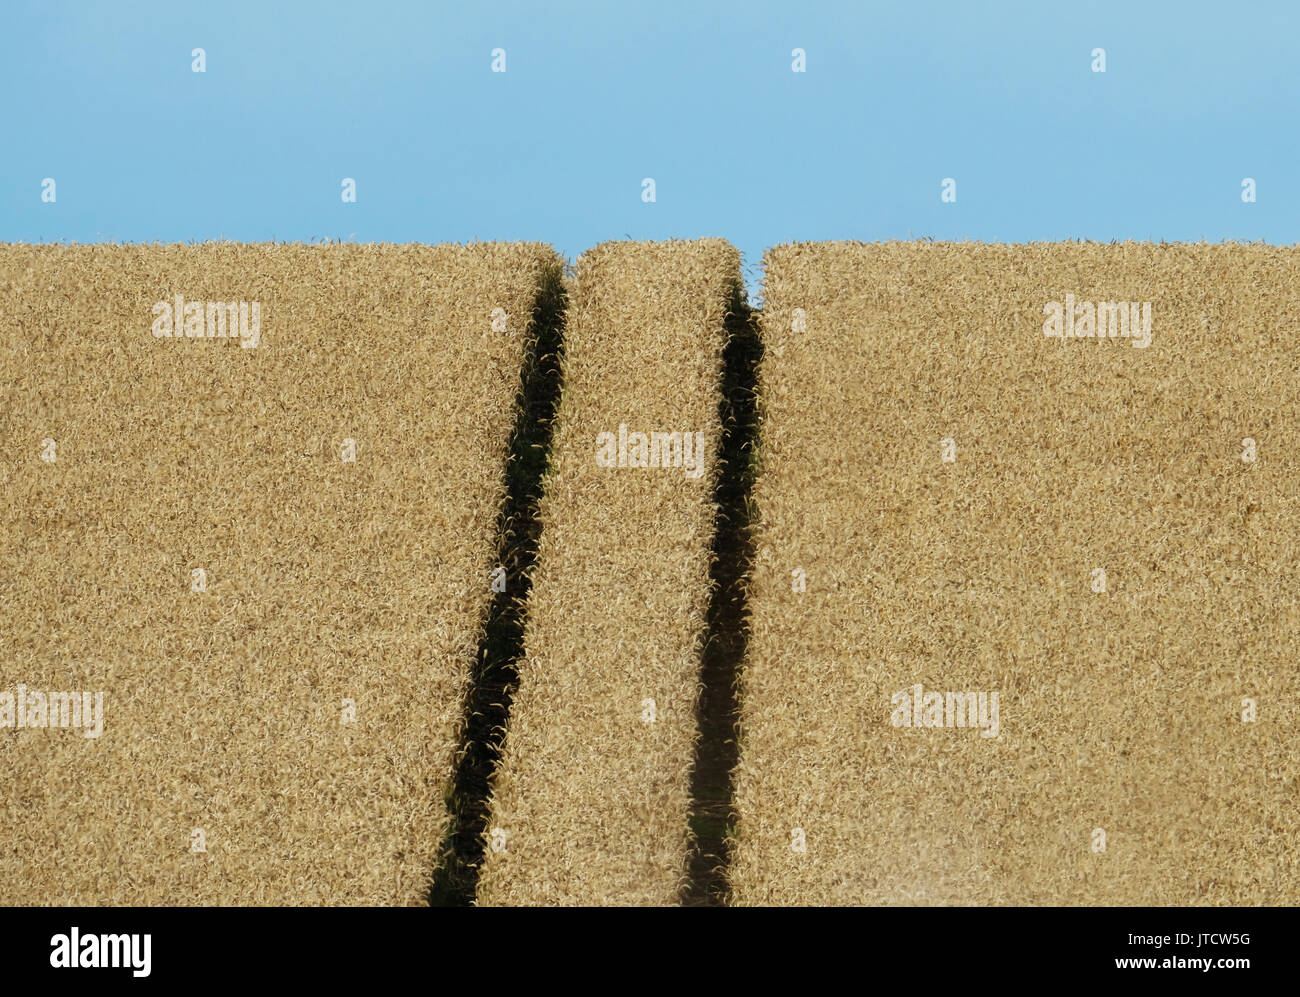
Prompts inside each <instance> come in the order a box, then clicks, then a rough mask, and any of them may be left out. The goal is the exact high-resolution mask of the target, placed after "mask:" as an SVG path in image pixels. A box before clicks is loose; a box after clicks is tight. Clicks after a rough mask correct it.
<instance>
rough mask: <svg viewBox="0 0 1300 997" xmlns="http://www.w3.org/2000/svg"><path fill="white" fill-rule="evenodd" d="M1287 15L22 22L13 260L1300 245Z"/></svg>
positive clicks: (1284, 9) (1217, 7) (677, 8)
mask: <svg viewBox="0 0 1300 997" xmlns="http://www.w3.org/2000/svg"><path fill="white" fill-rule="evenodd" d="M1298 8H1300V5H1295V4H1292V3H1280V2H1279V3H1268V4H1251V3H1239V4H1233V5H1227V4H1202V3H1197V2H1182V3H1167V4H1166V3H1135V2H1133V0H1129V2H1126V3H1080V4H1070V5H1066V4H1060V3H1050V2H1043V0H1038V2H1027V3H996V4H990V5H983V4H971V3H955V2H954V3H932V4H926V3H916V2H908V3H902V2H900V3H891V4H877V3H869V2H857V3H854V2H837V3H822V2H817V0H806V2H797V3H791V2H789V0H782V2H767V0H748V2H742V3H719V2H711V0H694V2H684V3H678V2H659V0H656V2H654V3H649V4H634V3H631V2H617V3H616V2H608V3H595V2H590V3H568V2H548V3H527V4H526V3H513V2H492V3H469V2H458V3H455V4H451V3H442V2H434V3H383V2H371V3H356V4H354V3H342V2H333V0H320V2H315V3H272V2H257V3H253V2H234V3H219V4H218V3H210V2H208V3H191V2H177V0H167V2H154V0H147V2H135V3H130V4H122V5H117V4H108V3H98V4H87V3H57V4H56V3H48V2H39V3H38V2H18V3H13V2H7V3H6V20H7V24H6V29H5V31H4V32H3V34H0V78H2V79H3V85H4V90H5V93H6V99H5V101H4V102H3V103H2V104H0V142H3V153H2V154H0V241H9V242H13V241H25V242H41V241H78V242H93V241H105V240H112V241H129V242H152V241H166V242H175V241H192V240H204V239H213V238H222V237H224V238H228V239H238V240H245V241H261V240H268V239H276V240H295V241H296V240H302V241H309V240H314V239H321V238H343V239H349V238H351V239H355V240H357V241H389V242H441V241H457V242H459V241H467V240H473V239H508V240H512V239H533V240H540V241H544V242H549V243H551V244H552V245H554V246H555V247H556V248H557V249H559V250H560V251H561V252H562V253H564V254H565V255H567V256H569V257H571V258H572V257H576V256H577V255H578V254H579V253H580V252H581V251H582V250H583V249H585V248H587V247H589V246H592V245H594V244H596V243H598V242H600V241H602V240H605V239H617V238H625V237H629V236H630V237H632V238H637V239H662V238H671V237H697V236H721V237H723V238H727V239H729V240H731V241H732V242H733V243H734V244H735V245H737V246H738V247H740V249H741V250H742V251H743V252H744V253H745V256H746V260H747V263H748V264H749V265H750V268H751V273H752V272H753V267H754V265H756V264H757V263H758V261H759V259H760V257H761V254H762V250H763V249H764V248H765V247H766V246H770V245H773V244H775V243H779V242H786V241H790V240H804V239H863V240H877V239H907V238H919V237H921V236H930V237H934V238H938V239H975V240H982V241H1011V242H1023V241H1029V240H1042V239H1053V240H1054V239H1069V238H1089V239H1100V240H1110V239H1127V238H1131V239H1140V240H1156V241H1159V240H1192V241H1195V240H1201V239H1206V240H1209V241H1212V242H1215V241H1219V240H1222V239H1229V238H1231V239H1245V240H1256V239H1264V240H1267V241H1269V242H1274V243H1287V244H1290V243H1295V242H1297V241H1300V239H1297V228H1298V227H1300V194H1298V193H1297V187H1298V185H1297V182H1296V179H1295V177H1296V171H1297V169H1300V155H1298V153H1300V138H1298V135H1300V127H1298V125H1300V116H1298V115H1297V113H1296V110H1295V109H1296V108H1297V106H1300V60H1297V59H1296V57H1295V56H1294V54H1293V52H1292V47H1293V46H1294V45H1295V43H1296V41H1297V39H1300V30H1297V29H1298V28H1300V15H1298V14H1297V13H1296V10H1297V9H1298ZM200 47H201V48H203V49H204V50H205V53H206V72H204V73H195V72H192V70H191V63H192V57H191V51H192V49H194V48H200ZM498 47H499V48H504V49H505V50H506V72H504V73H493V72H492V71H491V62H492V57H491V52H492V50H493V49H494V48H498ZM1098 47H1100V48H1104V49H1105V51H1106V72H1105V73H1095V72H1093V71H1092V69H1091V64H1092V61H1093V59H1092V55H1091V52H1092V50H1093V49H1094V48H1098ZM795 48H802V49H804V50H805V52H806V53H807V54H806V64H807V71H806V72H805V73H794V72H792V71H791V62H792V55H791V53H792V50H793V49H795ZM46 177H52V178H54V179H55V182H56V200H55V202H54V203H45V202H43V201H42V200H41V182H42V180H43V179H44V178H46ZM344 177H351V178H354V179H355V180H356V184H357V201H356V203H354V204H345V203H343V202H342V200H341V198H340V191H341V187H340V183H341V180H342V178H344ZM646 177H652V178H654V180H655V184H656V201H655V202H654V203H645V202H644V201H643V200H642V196H641V191H642V180H643V178H646ZM945 177H951V178H953V179H955V180H956V182H957V200H956V202H955V203H947V204H945V203H942V202H941V200H940V184H941V181H942V180H943V179H944V178H945ZM1245 177H1251V178H1253V179H1254V180H1255V181H1256V184H1257V201H1256V202H1255V203H1253V204H1247V203H1243V201H1242V199H1241V181H1242V179H1243V178H1245Z"/></svg>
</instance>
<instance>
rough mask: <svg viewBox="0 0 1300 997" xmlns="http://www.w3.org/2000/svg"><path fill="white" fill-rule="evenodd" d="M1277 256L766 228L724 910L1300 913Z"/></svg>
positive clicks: (1290, 548)
mask: <svg viewBox="0 0 1300 997" xmlns="http://www.w3.org/2000/svg"><path fill="white" fill-rule="evenodd" d="M1298 263H1300V260H1298V258H1297V255H1296V251H1295V250H1292V249H1284V248H1276V247H1267V246H1241V245H1222V246H1209V245H1199V246H1188V245H1138V244H1131V243H1130V244H1115V245H1109V246H1105V245H1097V244H1059V245H1042V244H1040V245H1030V246H998V245H974V244H946V245H945V244H934V245H924V244H922V245H918V244H887V245H876V246H866V245H859V244H818V245H809V244H805V245H790V246H782V247H778V248H776V249H773V250H771V251H770V252H769V254H768V257H767V281H766V287H765V302H766V307H765V311H764V316H763V330H764V342H765V356H764V360H763V363H762V366H761V371H760V378H759V383H760V394H761V399H762V406H763V413H762V416H763V421H762V432H761V438H762V467H761V470H760V472H759V476H758V482H757V486H756V493H755V505H756V508H757V517H758V525H757V536H756V541H755V543H756V548H757V555H756V563H755V567H754V571H753V576H752V579H751V585H750V591H749V606H750V610H751V613H752V619H751V627H752V633H751V636H750V643H749V652H748V660H747V662H746V666H745V670H744V676H743V684H742V692H741V717H742V740H741V750H740V762H739V765H738V767H737V772H736V782H737V792H736V802H735V805H736V810H737V813H738V830H737V833H736V841H735V844H734V851H733V857H732V864H731V869H730V879H731V884H732V889H733V896H734V901H735V902H736V903H739V904H825V903H864V904H910V903H931V904H935V903H937V904H950V903H952V904H1010V903H1024V904H1152V905H1165V904H1174V905H1181V904H1216V905H1217V904H1295V903H1297V902H1300V845H1298V844H1297V841H1298V840H1300V839H1298V838H1297V833H1298V832H1300V812H1298V808H1297V792H1298V790H1297V774H1298V769H1300V734H1297V723H1298V722H1300V710H1298V709H1297V694H1298V693H1300V680H1298V679H1297V672H1298V670H1300V666H1297V661H1298V660H1300V639H1298V634H1300V613H1298V612H1297V608H1296V607H1297V605H1298V601H1297V596H1300V592H1297V582H1296V577H1297V576H1296V568H1295V558H1296V550H1297V543H1298V542H1300V515H1298V513H1300V510H1298V509H1297V501H1296V499H1297V495H1298V490H1297V481H1298V480H1300V479H1298V478H1297V473H1298V472H1300V461H1298V460H1297V454H1298V453H1300V431H1298V430H1297V416H1300V380H1298V375H1300V353H1297V351H1296V348H1295V321H1296V316H1297V315H1300V266H1298ZM1066 294H1070V295H1072V299H1073V300H1072V301H1071V302H1070V303H1071V305H1072V306H1073V308H1074V309H1077V314H1078V320H1077V328H1078V329H1079V330H1080V331H1084V323H1085V321H1086V314H1087V310H1086V309H1084V308H1083V306H1082V304H1080V303H1082V302H1089V303H1092V304H1091V305H1090V307H1091V308H1092V309H1093V312H1094V318H1093V323H1094V325H1093V331H1094V332H1095V331H1096V326H1095V323H1096V316H1095V313H1096V308H1095V303H1096V302H1110V301H1121V300H1122V301H1126V302H1127V301H1132V302H1137V303H1139V305H1140V303H1142V302H1150V303H1151V306H1152V315H1151V319H1152V320H1151V332H1152V336H1151V341H1150V344H1149V345H1148V346H1146V347H1145V348H1141V347H1135V345H1134V343H1135V341H1136V340H1135V339H1134V338H1133V337H1132V335H1130V337H1129V338H1124V337H1122V336H1116V337H1114V338H1112V337H1110V336H1106V337H1105V338H1103V339H1098V338H1096V337H1095V336H1094V337H1092V338H1086V337H1074V338H1055V337H1049V336H1047V335H1045V331H1044V330H1045V322H1047V321H1048V317H1049V316H1047V315H1045V312H1044V306H1045V305H1046V304H1047V303H1049V302H1057V303H1059V304H1060V305H1061V306H1062V308H1063V306H1064V305H1065V303H1066V298H1065V295H1066ZM797 309H799V310H802V313H800V312H797V311H796V310H797ZM1138 314H1139V316H1140V314H1141V309H1140V307H1139V309H1138ZM797 328H802V329H803V331H797ZM1062 331H1064V330H1062ZM1129 331H1130V333H1132V330H1131V329H1130V330H1129ZM945 440H948V441H951V444H950V445H947V446H946V445H945V443H944V441H945ZM1247 440H1249V441H1253V444H1252V443H1250V442H1243V441H1247ZM945 450H946V452H947V456H949V457H953V458H954V459H953V460H952V461H951V462H946V461H945V460H944V457H945ZM1243 457H1247V458H1250V457H1254V460H1253V461H1252V460H1250V459H1243ZM795 572H801V573H802V575H796V574H795ZM1100 572H1104V573H1105V574H1104V579H1103V577H1102V575H1101V574H1100ZM800 577H803V578H804V579H805V583H804V587H805V590H804V591H802V592H800V591H796V589H797V588H798V587H799V585H798V580H799V578H800ZM1103 581H1104V585H1103ZM918 684H920V685H921V687H922V697H921V706H922V709H921V710H918V711H916V712H915V713H914V712H913V710H912V704H911V701H910V696H911V694H912V693H913V690H914V687H915V686H917V685H918ZM967 691H969V692H977V693H986V694H991V693H993V692H997V693H998V694H999V716H998V723H999V729H998V732H997V735H996V736H988V737H985V736H982V733H983V731H981V730H980V729H971V728H969V727H966V728H961V727H957V726H955V725H954V726H948V725H947V724H948V722H949V713H948V709H949V699H948V697H947V693H950V692H967ZM930 692H936V693H940V694H941V700H940V703H941V705H939V706H938V708H937V709H936V708H935V701H934V700H933V699H929V698H927V696H926V694H928V693H930ZM902 693H907V694H908V696H909V699H908V700H902V699H896V698H894V697H895V696H896V695H897V694H902ZM1247 701H1248V702H1247ZM977 702H978V700H977ZM985 703H986V705H990V704H991V699H989V698H986V699H985ZM952 705H953V719H954V720H955V714H956V706H957V701H956V700H955V699H954V700H953V701H952ZM1252 709H1253V710H1254V711H1255V719H1254V720H1253V722H1252V721H1250V720H1249V719H1246V720H1243V716H1246V717H1247V718H1249V715H1250V711H1251V710H1252ZM927 711H933V712H927ZM986 718H987V719H988V720H990V721H991V719H992V717H991V710H990V713H989V714H988V715H987V717H986ZM978 719H979V718H978V717H977V720H978ZM904 720H907V721H909V722H912V721H919V722H920V725H919V726H916V725H913V726H903V725H902V723H903V721H904ZM895 721H897V722H898V724H899V725H897V726H896V725H895ZM932 721H938V722H939V724H942V726H927V723H929V722H932ZM988 729H989V731H991V730H992V727H991V726H990V727H989V728H988Z"/></svg>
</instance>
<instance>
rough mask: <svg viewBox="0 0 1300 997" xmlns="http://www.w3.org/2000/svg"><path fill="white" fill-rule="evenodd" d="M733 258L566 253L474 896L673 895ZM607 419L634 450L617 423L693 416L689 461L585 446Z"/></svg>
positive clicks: (683, 847)
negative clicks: (563, 308)
mask: <svg viewBox="0 0 1300 997" xmlns="http://www.w3.org/2000/svg"><path fill="white" fill-rule="evenodd" d="M739 263H740V261H739V255H738V254H737V253H736V251H735V250H734V249H733V248H731V247H730V246H729V245H727V244H726V243H724V242H722V241H719V240H705V241H700V242H671V243H605V244H603V245H601V246H598V247H597V248H595V249H593V250H591V251H589V252H587V253H586V254H584V255H583V257H582V258H581V259H580V260H579V263H578V274H577V286H576V290H575V291H574V292H573V296H572V298H571V303H570V308H569V314H568V318H567V321H566V329H565V346H564V361H563V388H562V394H561V398H560V405H559V411H558V414H557V417H556V426H555V437H554V441H553V452H552V457H551V467H550V470H549V471H548V474H547V477H546V480H545V482H544V494H543V499H542V502H541V522H542V535H541V542H540V548H539V551H538V559H537V568H536V574H535V578H534V581H533V587H532V592H531V594H530V597H529V604H528V627H527V632H526V634H525V638H524V642H525V643H524V646H525V654H524V659H523V661H522V662H521V664H520V666H519V676H520V680H519V688H518V691H517V692H516V694H515V697H514V703H513V706H512V709H511V715H510V726H509V731H508V733H507V736H506V741H505V748H504V753H503V758H502V761H501V764H500V766H499V768H498V770H497V773H496V776H495V778H494V783H493V797H492V803H491V819H490V821H489V829H488V830H489V834H488V840H487V843H486V852H485V861H484V865H483V868H482V871H481V875H480V880H479V890H478V901H479V903H481V904H518V903H527V904H576V903H584V904H671V903H676V902H677V901H678V900H679V898H680V896H681V892H682V887H683V881H684V878H685V874H686V863H687V852H688V845H689V835H688V820H687V817H688V809H689V804H690V795H689V790H690V770H691V765H692V761H693V755H694V742H695V738H696V718H695V707H696V700H697V696H698V690H699V682H700V652H701V643H702V638H703V636H704V631H705V613H706V609H707V606H708V602H709V594H710V580H709V559H710V545H711V542H712V539H713V533H714V511H715V510H714V506H713V501H712V495H713V478H714V473H715V456H716V453H717V448H718V443H719V434H720V423H719V402H720V400H721V374H722V352H723V347H724V340H725V333H724V322H725V317H726V312H727V307H728V303H729V302H730V301H731V300H732V298H733V295H734V293H735V290H736V286H737V283H738V281H739ZM620 426H624V427H626V432H627V433H628V434H629V435H628V439H629V447H628V450H629V452H630V454H631V456H630V460H632V461H635V460H636V459H637V456H638V454H637V452H636V442H637V441H636V440H635V438H634V437H632V436H631V434H633V433H647V434H648V433H651V432H662V433H671V432H676V433H692V434H694V433H702V434H703V437H702V443H701V444H700V445H702V446H703V452H704V464H703V467H702V469H701V471H700V472H699V473H696V472H690V471H688V469H687V468H686V467H684V466H680V465H679V466H677V467H663V466H660V467H636V466H613V467H604V466H600V465H599V464H598V463H597V450H598V437H599V435H600V434H602V433H610V434H613V435H614V437H615V439H616V440H617V439H618V437H619V434H620ZM683 442H684V440H683ZM618 446H619V443H617V442H616V444H615V448H616V449H617V448H618ZM616 460H617V458H616ZM661 463H662V462H661Z"/></svg>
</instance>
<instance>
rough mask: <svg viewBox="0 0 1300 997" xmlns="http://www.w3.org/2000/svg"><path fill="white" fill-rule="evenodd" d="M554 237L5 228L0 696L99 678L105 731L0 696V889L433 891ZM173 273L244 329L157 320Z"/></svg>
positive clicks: (1, 892)
mask: <svg viewBox="0 0 1300 997" xmlns="http://www.w3.org/2000/svg"><path fill="white" fill-rule="evenodd" d="M561 266H562V262H561V261H560V260H559V258H558V257H557V256H556V255H555V254H554V253H553V252H552V251H550V250H549V249H547V248H545V247H542V246H539V245H533V244H514V245H500V244H479V245H472V246H467V247H426V246H349V245H333V246H320V247H309V246H302V245H233V244H208V245H202V246H188V247H185V246H84V247H59V246H39V247H30V246H14V245H10V246H3V247H0V371H2V376H0V402H2V405H0V694H3V693H4V692H6V691H7V692H10V693H14V692H16V687H17V686H18V685H20V684H21V685H24V686H25V687H26V689H28V690H73V691H76V690H92V691H100V692H102V693H103V695H104V700H103V701H104V713H103V716H104V719H103V732H102V736H100V737H98V738H86V737H84V736H83V732H82V731H79V730H74V729H51V728H44V729H16V728H13V727H10V728H4V727H0V773H3V778H4V783H5V785H4V792H3V793H0V902H5V903H10V904H44V903H57V904H235V903H245V904H261V903H269V904H339V903H348V904H358V903H362V904H368V903H374V904H408V903H422V902H424V901H425V900H426V899H427V895H428V889H429V882H430V877H431V874H432V871H433V866H434V862H435V859H436V853H437V851H438V848H439V845H440V843H441V841H442V838H443V833H444V830H445V826H446V802H445V794H446V792H447V788H448V783H449V780H450V776H451V772H452V768H453V761H454V759H453V755H454V753H455V749H456V746H457V743H458V734H459V730H460V726H461V722H462V715H461V711H462V706H463V701H464V693H465V686H466V682H467V680H468V677H469V674H470V668H471V664H472V662H473V657H474V654H475V651H476V648H477V645H478V641H479V635H480V630H481V627H482V621H483V617H484V613H485V610H486V607H487V605H488V601H489V599H490V597H491V594H492V593H491V590H490V573H491V571H492V568H493V566H494V565H495V564H496V563H497V551H496V537H495V529H496V522H497V516H498V510H499V508H500V506H501V502H502V498H503V495H504V492H505V457H506V446H507V441H508V439H509V436H510V433H511V429H512V426H513V424H514V419H515V412H514V407H515V401H516V396H517V394H518V392H519V389H520V370H521V368H522V366H523V362H524V358H525V356H526V354H527V352H528V350H529V348H530V344H529V339H530V336H531V332H530V328H531V326H532V319H533V310H534V305H535V303H536V301H537V299H538V295H539V293H540V291H541V289H542V287H543V286H544V285H546V284H547V283H548V282H554V281H556V280H558V277H559V272H560V268H561ZM177 294H181V295H183V296H184V298H185V299H186V300H188V301H191V302H195V301H198V302H205V301H209V300H211V301H213V302H226V301H244V302H250V303H251V302H258V303H259V305H260V341H259V342H257V344H256V345H255V346H252V345H251V337H250V338H246V340H245V341H247V342H250V346H249V347H248V348H244V347H243V346H241V342H240V341H239V340H238V339H231V338H225V339H222V338H216V337H212V338H209V337H208V336H204V337H203V338H202V339H196V338H191V337H185V336H179V337H170V338H165V337H161V336H156V335H155V334H154V333H153V331H151V324H152V323H153V322H154V320H155V313H154V311H153V306H154V305H155V303H157V302H168V303H171V302H173V301H174V295H177ZM496 309H499V310H500V311H499V312H495V311H494V310H496ZM203 314H204V318H202V319H198V320H196V321H198V322H200V323H202V322H204V321H206V313H203ZM250 320H251V315H250ZM503 327H504V328H503ZM160 331H161V330H160ZM204 331H206V328H205V329H204ZM226 331H227V333H229V331H230V330H229V328H227V329H226ZM348 440H351V441H353V443H354V445H355V461H345V460H344V459H343V458H344V455H345V441H348ZM47 441H52V443H50V442H47ZM48 457H53V458H54V459H53V460H52V461H50V460H48V459H44V458H48ZM199 569H201V570H202V571H203V572H204V573H205V574H204V575H203V576H197V575H195V574H194V572H196V571H197V570H199ZM196 588H199V589H202V591H195V589H196ZM349 704H355V722H345V721H351V719H352V716H351V714H350V713H349V712H348V706H349ZM2 719H3V700H0V720H2ZM200 846H201V848H202V849H203V850H199V849H200Z"/></svg>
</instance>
